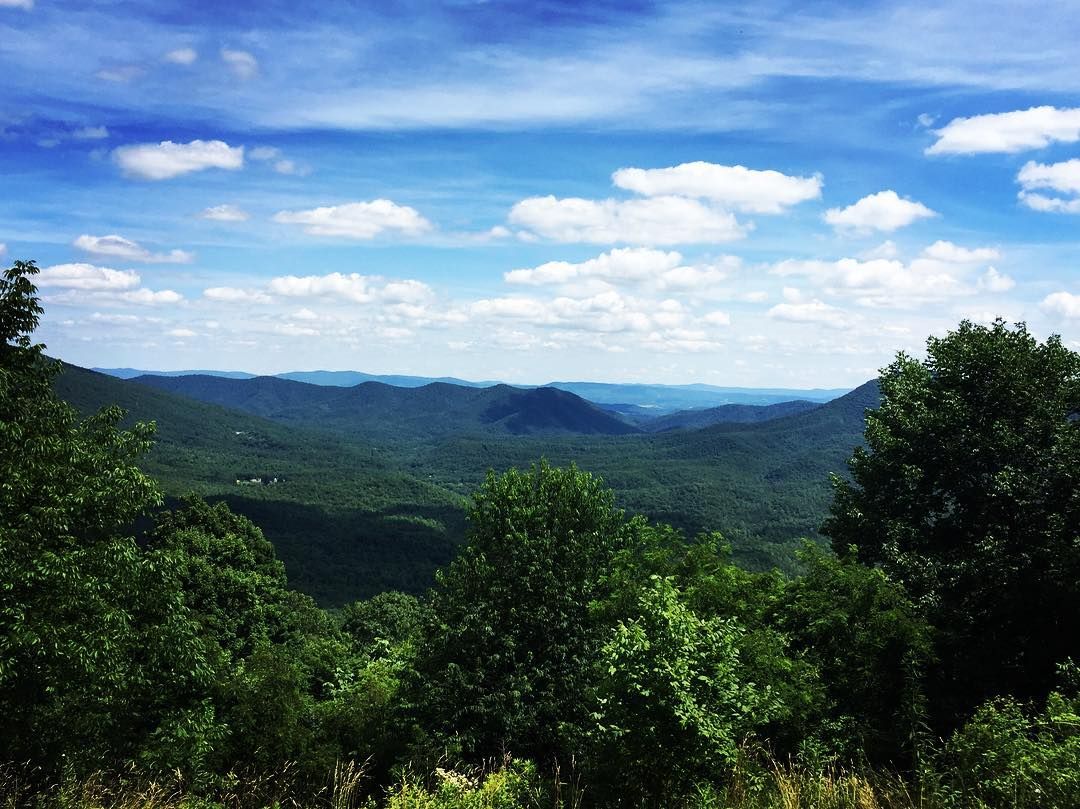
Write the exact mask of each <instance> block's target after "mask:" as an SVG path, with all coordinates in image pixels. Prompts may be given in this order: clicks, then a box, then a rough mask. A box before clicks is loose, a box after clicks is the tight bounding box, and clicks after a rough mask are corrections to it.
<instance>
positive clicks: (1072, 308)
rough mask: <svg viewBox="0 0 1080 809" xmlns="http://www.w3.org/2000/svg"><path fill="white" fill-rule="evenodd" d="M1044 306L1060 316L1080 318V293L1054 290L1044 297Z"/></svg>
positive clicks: (1042, 304) (1046, 309) (1048, 310)
mask: <svg viewBox="0 0 1080 809" xmlns="http://www.w3.org/2000/svg"><path fill="white" fill-rule="evenodd" d="M1040 305H1041V306H1042V308H1043V309H1044V310H1045V311H1047V312H1049V313H1051V314H1053V315H1057V316H1058V317H1064V318H1069V319H1070V320H1071V319H1076V318H1080V295H1073V294H1072V293H1071V292H1054V293H1052V294H1050V295H1047V296H1046V297H1045V298H1043V301H1042V303H1041V304H1040Z"/></svg>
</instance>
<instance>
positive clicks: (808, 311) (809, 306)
mask: <svg viewBox="0 0 1080 809" xmlns="http://www.w3.org/2000/svg"><path fill="white" fill-rule="evenodd" d="M767 314H768V316H769V317H771V318H773V319H774V320H787V321H789V322H792V323H816V324H818V325H821V326H828V327H829V328H833V329H839V328H844V327H846V326H848V325H849V324H850V319H849V318H848V316H847V315H846V314H845V313H844V311H843V310H842V309H838V308H836V307H835V306H829V304H827V303H824V302H823V301H819V300H813V301H807V302H806V303H778V304H776V306H774V307H772V308H771V309H770V310H769V311H768V312H767Z"/></svg>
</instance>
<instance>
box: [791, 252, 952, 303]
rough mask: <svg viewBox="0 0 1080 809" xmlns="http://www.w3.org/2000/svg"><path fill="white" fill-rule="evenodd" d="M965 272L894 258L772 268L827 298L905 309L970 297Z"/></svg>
mask: <svg viewBox="0 0 1080 809" xmlns="http://www.w3.org/2000/svg"><path fill="white" fill-rule="evenodd" d="M966 271H967V268H965V267H964V266H962V265H954V264H949V263H946V262H941V261H937V260H934V259H927V258H921V259H916V260H915V261H913V262H911V264H910V265H905V264H904V263H903V262H901V261H897V260H895V259H873V260H870V261H859V260H858V259H854V258H843V259H840V260H839V261H814V260H811V261H802V260H788V261H782V262H780V263H779V264H777V265H775V266H774V267H773V268H772V273H773V274H775V275H780V276H801V277H805V278H808V279H809V280H811V281H812V282H814V283H815V284H816V285H818V286H819V287H821V288H822V289H824V290H825V291H826V292H827V293H828V294H830V295H840V296H845V297H852V298H854V299H855V301H856V302H857V303H859V304H860V305H863V306H872V307H891V308H905V307H913V306H918V305H922V304H927V303H936V302H940V301H943V300H947V299H950V298H954V297H958V296H963V295H967V294H970V292H971V286H970V285H969V284H967V283H965V282H964V280H963V275H964V273H965V272H966Z"/></svg>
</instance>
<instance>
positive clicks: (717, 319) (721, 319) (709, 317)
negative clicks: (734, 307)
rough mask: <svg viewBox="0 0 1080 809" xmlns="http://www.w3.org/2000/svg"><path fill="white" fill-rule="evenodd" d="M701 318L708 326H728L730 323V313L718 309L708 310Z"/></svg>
mask: <svg viewBox="0 0 1080 809" xmlns="http://www.w3.org/2000/svg"><path fill="white" fill-rule="evenodd" d="M701 319H702V320H704V321H705V322H706V323H708V324H709V325H710V326H730V325H731V315H730V314H728V313H727V312H721V311H720V310H716V311H714V312H709V313H708V314H706V315H705V316H704V317H703V318H701Z"/></svg>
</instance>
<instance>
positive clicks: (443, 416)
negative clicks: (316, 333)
mask: <svg viewBox="0 0 1080 809" xmlns="http://www.w3.org/2000/svg"><path fill="white" fill-rule="evenodd" d="M132 381H134V382H137V383H139V384H142V385H147V386H149V387H154V388H158V389H160V390H167V391H170V392H172V393H178V394H181V395H184V396H189V397H191V398H193V399H198V400H199V401H202V402H211V403H213V404H219V405H223V406H225V407H233V408H236V409H238V410H243V411H245V412H248V413H253V414H255V415H259V416H265V417H266V418H270V419H273V420H275V421H280V422H285V423H289V424H312V425H318V426H319V427H320V428H321V429H325V430H335V431H340V432H343V433H347V434H349V435H355V436H360V437H363V438H368V439H378V440H381V441H408V440H413V439H430V438H437V437H444V436H450V435H458V434H462V433H489V434H510V435H530V434H540V435H555V434H560V433H573V434H584V435H591V434H600V435H625V434H627V433H633V432H637V429H636V428H635V427H633V426H631V425H629V424H627V423H625V422H624V421H622V420H621V419H618V418H616V417H614V416H612V415H611V414H610V413H607V412H605V411H604V410H601V409H600V408H598V407H596V406H595V405H593V404H591V403H590V402H587V401H585V400H584V399H582V398H580V397H578V396H575V395H574V394H572V393H566V392H564V391H560V390H556V389H554V388H530V389H525V390H519V389H518V388H513V387H510V386H509V385H495V386H493V387H490V388H469V387H462V386H460V385H450V384H447V383H444V382H432V383H431V384H428V385H424V386H423V387H419V388H401V387H395V386H392V385H386V384H383V383H381V382H363V383H361V384H359V385H355V386H353V387H351V388H340V387H331V386H324V385H311V384H307V383H304V382H295V381H292V380H288V379H280V378H278V377H269V376H261V377H256V378H255V379H226V378H222V377H215V376H198V375H197V376H178V377H164V376H141V377H136V378H135V379H134V380H132Z"/></svg>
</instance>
